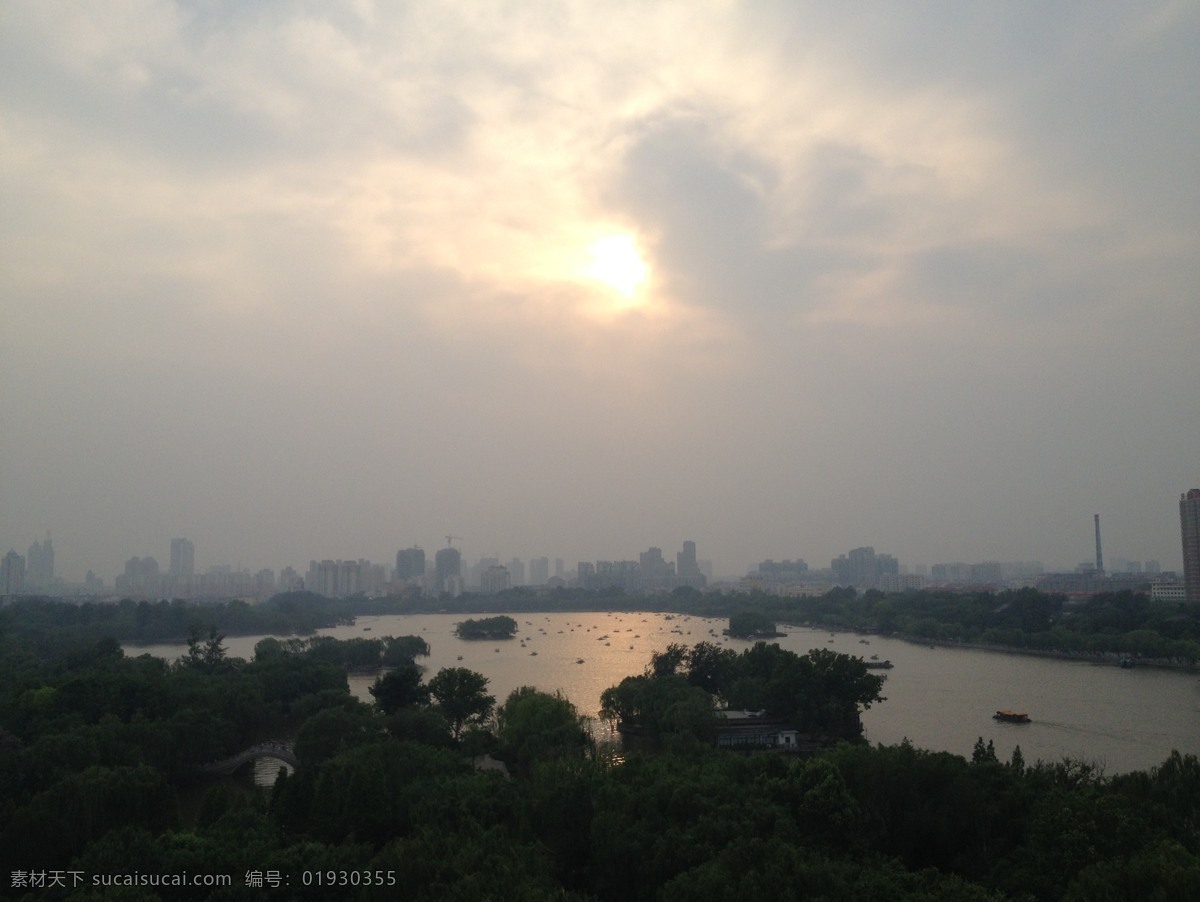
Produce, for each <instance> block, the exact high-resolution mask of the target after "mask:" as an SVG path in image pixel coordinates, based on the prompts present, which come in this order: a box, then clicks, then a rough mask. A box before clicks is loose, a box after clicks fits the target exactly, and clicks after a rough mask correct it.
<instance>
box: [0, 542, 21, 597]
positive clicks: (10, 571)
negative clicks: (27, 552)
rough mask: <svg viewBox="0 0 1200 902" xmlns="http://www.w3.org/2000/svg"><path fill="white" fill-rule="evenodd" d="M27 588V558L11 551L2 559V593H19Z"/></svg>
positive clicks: (0, 565) (0, 574)
mask: <svg viewBox="0 0 1200 902" xmlns="http://www.w3.org/2000/svg"><path fill="white" fill-rule="evenodd" d="M24 588H25V558H23V557H21V555H19V554H17V553H16V552H15V551H10V552H9V553H8V554H6V555H4V559H3V560H2V561H0V595H17V594H19V593H20V592H21V591H22V590H23V589H24Z"/></svg>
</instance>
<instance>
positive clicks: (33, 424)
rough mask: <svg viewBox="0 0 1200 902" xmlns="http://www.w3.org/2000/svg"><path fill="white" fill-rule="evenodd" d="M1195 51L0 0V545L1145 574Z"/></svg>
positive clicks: (970, 29)
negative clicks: (685, 557) (881, 557)
mask: <svg viewBox="0 0 1200 902" xmlns="http://www.w3.org/2000/svg"><path fill="white" fill-rule="evenodd" d="M684 36H686V39H685V38H684ZM1198 44H1200V5H1197V4H1194V3H1193V4H1188V3H1176V2H1168V0H1162V2H1153V0H1152V2H1147V3H1140V4H1127V3H1122V2H1117V0H1100V2H1082V0H1067V2H1063V3H1056V4H1052V5H1037V4H1016V5H1000V4H957V3H946V2H935V3H922V4H905V3H899V4H867V5H858V4H853V5H844V4H843V5H835V4H827V3H804V2H781V0H780V2H775V0H764V2H761V3H754V4H726V3H711V4H709V3H699V4H697V3H691V2H689V3H683V2H647V3H645V4H636V5H631V6H626V7H621V8H619V9H615V10H614V9H610V8H608V7H603V6H600V5H597V4H588V3H578V2H565V3H553V4H539V3H529V4H518V5H516V6H513V5H505V4H490V3H486V2H485V3H480V4H470V5H469V6H464V5H462V4H455V3H446V2H439V0H431V2H429V3H421V4H408V5H392V4H372V3H366V2H359V0H330V2H328V3H322V4H316V5H313V4H309V5H292V4H194V3H185V2H175V0H139V2H137V3H104V4H83V5H81V4H65V3H61V2H58V0H11V2H9V3H6V4H5V9H4V18H3V27H2V28H0V123H2V125H0V205H2V206H3V209H4V211H5V215H4V216H3V217H2V218H0V317H2V318H0V323H2V324H3V327H2V328H0V549H5V550H7V549H9V548H12V549H15V550H16V551H18V552H20V553H22V554H23V553H24V550H25V549H26V548H27V547H28V546H29V545H30V543H31V542H32V541H34V540H35V539H37V538H40V537H41V536H42V535H43V534H44V533H45V531H46V530H47V529H51V530H53V535H54V540H55V548H56V551H57V553H58V557H59V560H58V562H57V565H58V567H59V569H60V571H61V572H62V573H64V574H65V575H67V576H69V577H70V578H72V579H82V577H83V575H84V574H85V573H86V571H87V570H89V569H91V570H94V571H95V572H97V573H107V574H109V575H111V574H112V573H114V572H119V571H120V569H121V562H123V561H125V560H127V559H128V558H129V557H130V556H131V555H140V556H145V555H153V556H154V557H155V558H156V559H158V560H159V562H160V563H162V564H163V565H164V569H165V568H166V563H167V554H168V551H167V550H166V549H164V548H163V546H162V544H161V543H162V542H163V541H164V539H169V538H171V537H179V536H186V537H188V538H189V540H191V541H192V542H194V543H195V547H196V555H197V563H198V564H200V562H201V561H218V562H223V563H226V564H229V565H237V564H238V563H239V561H243V560H244V561H253V562H254V563H253V564H251V566H261V565H269V566H271V567H273V568H276V569H278V568H280V567H282V566H285V565H286V564H289V563H290V564H291V565H293V566H296V567H298V568H302V567H303V565H304V563H305V562H306V561H307V560H309V559H312V558H325V557H328V556H330V555H334V556H336V555H339V554H341V555H354V556H355V557H357V556H360V555H361V556H364V557H369V558H371V559H372V560H378V561H382V562H384V563H388V562H390V561H391V559H392V556H393V555H394V554H395V552H396V550H397V549H398V548H402V547H405V546H406V545H410V544H412V543H414V542H416V543H419V544H421V545H422V546H423V547H425V549H426V550H427V551H428V552H429V553H430V555H431V556H432V553H433V551H434V550H435V549H437V548H439V547H441V537H442V536H443V535H444V534H447V533H451V534H453V533H461V534H462V535H463V536H465V537H466V538H465V539H464V540H463V541H464V543H465V546H466V547H467V548H468V549H469V553H470V554H472V555H475V554H478V555H480V556H483V555H489V554H494V555H497V556H498V557H499V558H500V559H501V560H507V559H508V558H509V557H510V556H519V557H522V558H530V557H534V556H542V555H546V554H552V555H553V556H555V557H563V558H564V559H566V560H567V561H569V562H572V563H573V562H574V561H575V560H580V559H584V560H586V559H593V558H613V559H619V558H623V557H625V556H626V555H628V554H631V553H635V552H636V550H637V549H645V548H648V547H653V546H657V545H659V544H660V543H663V542H667V541H668V540H671V541H675V539H676V538H684V537H686V538H690V539H693V540H695V541H696V542H697V543H698V545H699V546H700V547H701V548H702V549H706V550H705V551H704V552H702V553H703V554H704V556H705V557H710V558H712V559H713V560H714V567H715V569H716V571H717V572H718V573H721V574H734V575H736V574H738V573H739V572H742V571H744V568H745V567H747V566H748V565H750V564H752V563H753V562H755V561H757V560H762V559H765V558H772V559H787V558H794V557H796V556H802V557H805V558H806V559H808V560H810V561H812V562H817V563H821V564H823V563H824V562H825V561H828V560H832V559H834V558H836V557H837V556H838V555H840V554H843V553H845V552H846V551H847V550H848V549H853V548H857V547H866V546H873V547H875V548H877V549H879V550H880V551H881V552H883V553H886V554H889V555H892V556H894V557H895V558H896V559H898V560H900V561H907V562H914V563H923V564H927V565H932V564H935V563H938V562H941V561H946V562H950V561H966V562H974V561H983V560H1001V561H1022V560H1032V559H1040V560H1042V561H1044V563H1045V565H1046V566H1047V567H1048V568H1056V569H1062V568H1072V567H1074V566H1075V565H1076V564H1078V563H1080V562H1083V561H1087V560H1089V559H1092V558H1093V547H1094V534H1093V517H1094V516H1095V515H1096V514H1099V515H1100V517H1101V520H1102V522H1103V527H1104V547H1105V549H1106V551H1107V553H1108V554H1109V555H1110V556H1114V557H1115V556H1120V557H1124V558H1128V559H1132V560H1146V559H1157V560H1160V561H1161V562H1162V564H1163V567H1164V569H1178V568H1179V566H1180V564H1181V561H1180V560H1179V557H1178V556H1179V553H1180V542H1179V535H1178V530H1179V525H1178V515H1177V512H1176V504H1177V499H1178V495H1179V492H1181V491H1186V490H1187V489H1188V488H1190V487H1192V486H1195V485H1196V484H1197V480H1198V473H1197V466H1198V461H1197V455H1196V449H1197V448H1200V400H1198V392H1197V390H1196V387H1197V386H1198V385H1200V355H1198V354H1197V353H1196V350H1195V343H1196V336H1197V335H1198V334H1200V304H1197V302H1196V288H1197V285H1200V254H1198V253H1197V248H1200V178H1198V177H1197V172H1196V164H1195V148H1196V147H1197V146H1200V116H1198V115H1197V112H1196V103H1195V85H1196V84H1197V83H1200V55H1198V54H1197V53H1196V51H1195V47H1196V46H1197V45H1198ZM182 554H183V552H182V550H181V555H182ZM185 557H186V556H185V555H184V556H182V557H180V561H181V562H182V561H183V560H184V559H185ZM180 566H183V565H182V563H181V564H180Z"/></svg>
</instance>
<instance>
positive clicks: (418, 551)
mask: <svg viewBox="0 0 1200 902" xmlns="http://www.w3.org/2000/svg"><path fill="white" fill-rule="evenodd" d="M424 578H425V549H424V548H418V547H417V546H416V545H414V546H413V547H412V548H402V549H400V550H399V551H397V552H396V573H395V579H396V581H397V582H402V583H409V582H420V581H421V580H423V579H424Z"/></svg>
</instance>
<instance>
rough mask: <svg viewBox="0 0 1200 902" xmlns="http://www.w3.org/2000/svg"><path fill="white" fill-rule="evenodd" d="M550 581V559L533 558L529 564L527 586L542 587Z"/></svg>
mask: <svg viewBox="0 0 1200 902" xmlns="http://www.w3.org/2000/svg"><path fill="white" fill-rule="evenodd" d="M549 579H550V558H548V557H535V558H534V559H533V560H531V561H530V562H529V585H531V586H544V585H546V582H547V581H548V580H549Z"/></svg>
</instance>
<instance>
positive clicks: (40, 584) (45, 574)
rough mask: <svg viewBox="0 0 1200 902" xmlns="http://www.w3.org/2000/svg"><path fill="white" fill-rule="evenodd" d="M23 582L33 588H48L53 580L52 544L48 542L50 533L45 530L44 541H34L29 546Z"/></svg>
mask: <svg viewBox="0 0 1200 902" xmlns="http://www.w3.org/2000/svg"><path fill="white" fill-rule="evenodd" d="M26 561H27V566H26V569H25V584H26V585H27V586H29V587H31V588H34V589H48V588H50V585H51V583H53V582H54V545H53V544H52V543H51V542H50V533H49V531H47V532H46V541H44V542H34V543H33V544H32V545H30V546H29V556H28V558H27V559H26Z"/></svg>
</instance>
